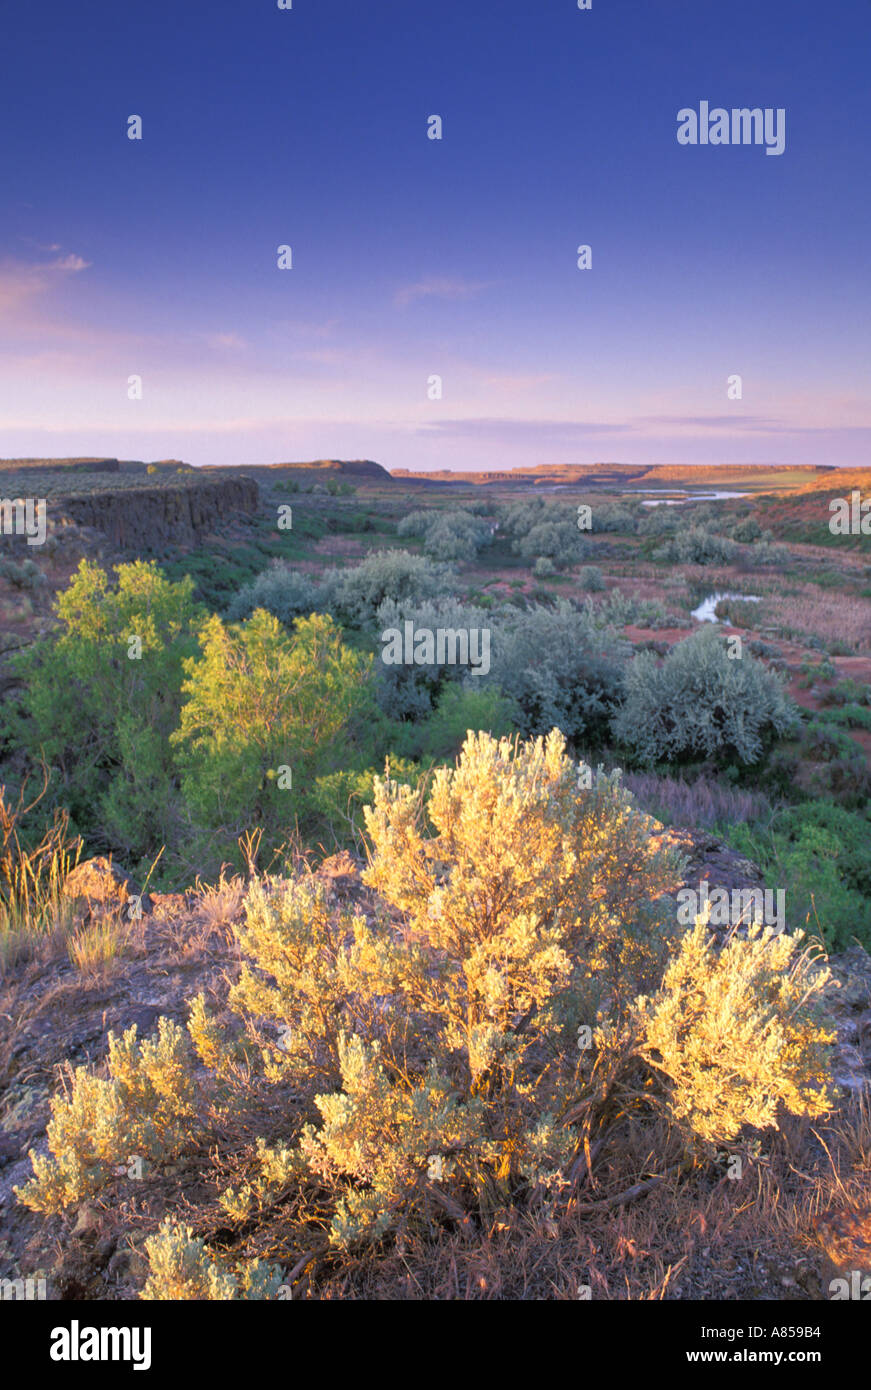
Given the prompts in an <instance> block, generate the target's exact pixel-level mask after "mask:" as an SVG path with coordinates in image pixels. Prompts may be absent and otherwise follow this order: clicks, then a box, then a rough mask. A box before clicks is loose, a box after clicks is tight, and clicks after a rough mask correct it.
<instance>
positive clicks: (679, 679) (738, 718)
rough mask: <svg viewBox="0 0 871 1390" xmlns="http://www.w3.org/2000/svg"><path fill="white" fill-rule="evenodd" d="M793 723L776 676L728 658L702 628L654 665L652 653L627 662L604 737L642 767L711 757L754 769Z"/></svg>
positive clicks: (717, 638) (750, 660) (718, 639)
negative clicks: (621, 693)
mask: <svg viewBox="0 0 871 1390" xmlns="http://www.w3.org/2000/svg"><path fill="white" fill-rule="evenodd" d="M795 719H796V713H795V707H794V705H793V704H792V701H791V700H790V699H789V697H788V695H787V694H786V690H785V687H784V682H783V680H782V678H781V676H780V674H779V673H778V672H776V671H770V670H768V669H767V668H766V667H765V666H764V665H763V664H762V663H761V662H760V661H757V660H755V658H754V657H752V656H750V655H749V653H747V652H745V653H744V654H743V655H742V656H740V657H730V655H729V651H728V650H727V642H726V639H724V638H723V637H722V636H721V634H720V633H718V632H717V631H716V630H715V629H714V628H712V627H705V628H703V629H701V630H700V631H699V632H696V633H694V634H693V636H692V637H688V638H686V640H685V641H683V642H679V643H678V644H677V645H676V646H674V647H672V649H671V651H670V652H669V653H668V656H667V657H666V658H665V660H664V661H662V662H660V661H659V659H658V658H657V657H656V656H654V655H653V653H652V652H640V653H639V654H638V655H637V656H636V657H635V658H634V660H633V661H632V664H631V665H630V666H629V668H628V671H627V673H626V685H625V700H624V703H623V705H622V707H621V708H620V709H619V710H618V711H617V713H616V714H615V715H614V718H613V721H612V730H613V733H614V736H615V738H617V739H618V740H619V741H620V742H621V743H624V744H626V745H627V746H628V747H630V748H631V749H632V750H633V752H634V753H635V756H636V757H637V759H638V760H639V761H640V762H642V763H647V764H652V763H655V762H660V761H665V760H670V759H674V758H680V757H686V756H691V757H702V758H710V757H715V756H717V755H728V756H729V757H730V758H734V759H736V760H737V761H738V762H742V763H755V762H758V761H759V759H760V757H761V756H762V753H763V751H764V748H765V744H766V742H767V741H769V740H773V739H774V737H776V736H779V735H783V734H785V733H787V732H789V731H790V730H791V728H792V727H793V726H794V724H795Z"/></svg>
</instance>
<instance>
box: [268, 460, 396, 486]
mask: <svg viewBox="0 0 871 1390" xmlns="http://www.w3.org/2000/svg"><path fill="white" fill-rule="evenodd" d="M279 469H280V470H286V469H292V470H294V471H299V472H313V471H314V472H319V473H339V474H341V475H342V477H345V478H380V479H381V481H382V482H389V481H390V474H389V473H388V472H387V469H386V468H382V466H381V464H380V463H375V462H374V461H373V460H372V459H313V460H312V462H311V463H263V464H254V465H251V471H252V472H254V473H261V472H267V471H277V470H279Z"/></svg>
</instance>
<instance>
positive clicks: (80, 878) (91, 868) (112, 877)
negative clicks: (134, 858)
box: [64, 855, 151, 917]
mask: <svg viewBox="0 0 871 1390" xmlns="http://www.w3.org/2000/svg"><path fill="white" fill-rule="evenodd" d="M64 892H65V893H66V895H67V897H69V898H72V899H73V900H75V901H77V902H79V903H84V904H86V905H87V909H88V910H89V911H90V912H91V914H94V913H95V912H96V913H97V915H100V914H101V913H106V912H111V911H112V910H114V909H119V908H121V909H124V915H125V917H127V916H129V915H130V913H129V911H128V905H129V908H130V909H132V908H133V907H134V904H133V903H132V901H131V899H133V898H135V897H139V898H140V903H139V908H140V911H141V912H142V913H146V912H150V911H151V899H150V898H149V897H148V894H147V893H146V894H144V895H141V894H140V893H139V890H138V888H137V887H136V885H135V884H134V882H133V880H132V879H131V878H130V876H129V875H128V874H125V873H123V872H122V871H121V870H120V869H116V868H115V866H114V864H113V863H112V860H111V859H107V858H105V856H103V855H99V856H97V858H95V859H86V860H85V862H84V863H83V864H77V865H76V867H75V868H74V869H73V870H72V871H71V872H70V873H68V874H67V877H66V880H65V882H64Z"/></svg>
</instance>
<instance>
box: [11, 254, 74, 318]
mask: <svg viewBox="0 0 871 1390" xmlns="http://www.w3.org/2000/svg"><path fill="white" fill-rule="evenodd" d="M52 249H53V250H59V249H60V248H59V247H53V248H52ZM90 265H91V262H90V261H86V260H84V258H83V257H82V256H77V255H73V254H69V255H66V256H59V257H58V258H57V259H56V260H53V261H17V260H14V259H12V258H7V259H6V260H4V261H0V313H3V314H4V315H6V314H10V313H12V312H13V311H14V310H16V309H17V308H19V307H20V306H22V305H24V304H27V303H28V302H30V301H33V300H35V299H38V298H39V297H40V296H42V295H45V294H47V293H48V292H49V291H50V290H51V289H52V288H53V287H54V286H56V285H57V284H58V283H59V276H64V275H68V274H73V275H75V274H78V273H79V271H82V270H87V269H88V268H89V266H90Z"/></svg>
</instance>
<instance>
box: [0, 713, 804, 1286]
mask: <svg viewBox="0 0 871 1390" xmlns="http://www.w3.org/2000/svg"><path fill="white" fill-rule="evenodd" d="M366 821H367V828H368V833H369V836H370V840H371V858H370V864H369V868H368V869H367V870H366V872H365V874H364V878H365V880H366V882H367V884H368V885H369V887H370V888H371V889H372V890H375V891H376V892H377V894H378V895H379V898H378V900H377V901H379V902H380V904H381V907H380V908H379V909H378V911H377V912H376V913H375V914H374V916H373V915H372V914H369V915H364V914H363V912H362V911H356V912H354V913H351V912H348V911H346V910H344V909H340V908H338V907H337V906H336V904H335V903H334V902H333V901H332V900H331V898H330V897H329V895H328V890H327V889H326V888H325V887H324V885H323V884H322V883H320V882H319V881H317V880H313V879H310V878H307V879H292V880H290V881H280V882H279V881H264V882H254V883H253V884H252V886H251V888H250V890H249V893H248V897H247V900H246V904H245V920H244V922H242V923H239V924H237V926H236V928H235V930H236V934H237V938H238V942H239V947H240V950H241V953H242V957H243V962H244V963H243V967H242V971H241V973H240V974H239V976H238V978H237V980H236V982H235V984H234V985H233V986H232V988H231V991H230V996H229V1005H230V1009H231V1011H232V1012H231V1014H230V1016H229V1017H230V1018H231V1019H232V1017H233V1016H235V1017H236V1019H237V1024H238V1025H240V1027H239V1026H237V1028H236V1030H235V1032H234V1029H233V1027H232V1026H231V1025H230V1024H220V1025H219V1022H218V1021H217V1019H216V1018H215V1017H213V1016H212V1015H211V1014H210V1013H209V1011H208V1010H207V1008H206V1005H205V1001H204V999H203V997H202V996H198V997H197V999H196V1000H194V1001H193V1005H192V1010H191V1018H190V1023H189V1034H190V1044H188V1043H187V1042H186V1041H185V1040H184V1039H183V1037H181V1036H180V1033H179V1031H178V1030H177V1029H175V1026H174V1025H169V1024H168V1021H166V1020H165V1021H164V1022H163V1023H162V1024H161V1032H160V1038H159V1040H158V1042H157V1043H155V1044H153V1045H152V1046H151V1050H150V1051H146V1047H147V1045H145V1044H143V1045H142V1047H141V1049H140V1048H139V1047H138V1046H137V1045H136V1042H135V1034H132V1035H125V1039H124V1040H123V1044H119V1043H118V1042H117V1041H115V1042H113V1044H112V1052H111V1055H110V1059H109V1077H108V1079H107V1080H105V1081H101V1080H98V1078H96V1077H94V1076H92V1075H91V1074H90V1073H89V1072H87V1071H86V1070H85V1069H80V1071H79V1072H77V1073H76V1076H75V1078H74V1081H73V1083H72V1087H71V1093H70V1095H69V1097H68V1098H65V1099H56V1101H55V1105H54V1116H53V1121H52V1125H53V1127H52V1128H51V1129H50V1134H49V1149H50V1156H49V1157H46V1158H45V1159H43V1160H41V1161H40V1160H35V1173H34V1177H33V1179H32V1180H31V1182H30V1183H29V1184H27V1185H26V1186H25V1187H24V1188H23V1189H20V1190H19V1196H20V1197H21V1198H22V1199H23V1200H24V1201H26V1202H27V1203H28V1204H29V1205H31V1206H33V1207H35V1208H36V1209H38V1210H43V1211H54V1210H60V1209H63V1208H64V1207H66V1206H68V1205H70V1204H72V1203H73V1202H75V1201H76V1200H77V1199H79V1197H80V1195H81V1194H82V1193H83V1192H93V1191H94V1190H95V1188H97V1187H99V1185H100V1183H101V1182H103V1183H104V1182H105V1181H107V1180H108V1179H107V1172H106V1168H107V1164H108V1162H109V1160H110V1158H111V1157H112V1155H117V1154H119V1153H120V1154H126V1153H128V1152H130V1151H131V1146H132V1144H133V1143H134V1141H135V1143H136V1144H138V1145H140V1148H139V1149H138V1150H137V1151H138V1152H140V1153H141V1152H146V1153H150V1154H151V1155H153V1157H154V1161H156V1162H160V1161H161V1155H167V1154H168V1155H172V1154H175V1153H178V1152H179V1151H180V1149H182V1148H183V1146H184V1144H185V1143H190V1142H192V1140H191V1134H190V1131H191V1130H192V1128H193V1127H194V1124H195V1117H194V1115H193V1113H192V1112H193V1109H194V1107H195V1105H196V1104H198V1105H200V1106H201V1107H202V1106H203V1105H205V1103H206V1102H207V1101H209V1102H210V1103H212V1104H213V1105H214V1104H217V1105H218V1106H220V1105H222V1104H223V1105H224V1106H225V1107H226V1108H227V1110H228V1112H232V1113H236V1112H237V1111H238V1109H239V1107H240V1106H244V1105H245V1104H246V1101H245V1099H244V1098H245V1096H246V1095H247V1094H250V1093H251V1092H252V1090H253V1091H256V1090H257V1088H258V1087H266V1088H267V1089H269V1088H276V1087H277V1088H279V1092H278V1097H279V1099H278V1100H277V1104H278V1106H279V1113H282V1114H283V1115H285V1116H286V1128H285V1133H284V1134H283V1135H282V1136H280V1137H279V1138H278V1139H276V1138H275V1133H274V1131H273V1132H272V1134H271V1136H270V1139H269V1141H268V1142H267V1141H266V1140H265V1139H261V1140H258V1141H257V1144H256V1150H255V1149H254V1148H253V1147H252V1149H251V1151H250V1157H249V1159H248V1160H247V1162H246V1166H245V1170H244V1172H243V1173H242V1175H241V1177H242V1180H241V1181H238V1182H236V1183H235V1185H234V1186H233V1187H230V1188H227V1189H226V1190H224V1191H223V1192H221V1193H220V1195H219V1197H218V1202H219V1205H220V1208H221V1210H222V1212H223V1214H224V1224H226V1223H227V1222H229V1224H230V1229H231V1231H233V1230H238V1231H240V1232H241V1231H242V1230H243V1229H244V1230H246V1231H250V1230H251V1229H254V1228H256V1226H257V1223H258V1222H263V1221H268V1219H269V1214H270V1212H275V1211H279V1212H281V1214H282V1217H281V1220H282V1230H283V1231H284V1241H285V1244H286V1245H288V1246H289V1247H290V1248H289V1251H288V1253H289V1255H293V1256H294V1258H296V1255H295V1252H296V1250H297V1249H298V1248H299V1245H300V1244H301V1243H302V1242H303V1241H304V1242H305V1248H308V1249H311V1248H312V1242H313V1241H314V1242H315V1245H314V1247H313V1248H314V1250H315V1251H317V1250H318V1249H322V1250H324V1251H327V1250H329V1249H333V1250H344V1249H348V1248H350V1247H353V1246H356V1245H359V1244H360V1243H361V1242H362V1243H367V1242H368V1243H371V1242H373V1241H379V1240H381V1239H382V1238H385V1237H387V1236H388V1235H389V1233H390V1232H392V1231H395V1230H396V1229H397V1228H403V1229H407V1228H408V1224H409V1223H416V1222H420V1223H421V1225H422V1229H432V1222H433V1219H434V1216H437V1214H441V1219H444V1220H449V1221H450V1220H458V1219H461V1218H462V1217H463V1216H464V1215H465V1214H466V1213H469V1212H476V1211H478V1212H481V1211H488V1210H489V1211H492V1210H494V1209H495V1208H503V1209H504V1208H505V1206H506V1205H510V1204H520V1205H524V1204H527V1205H528V1204H529V1203H530V1202H535V1201H536V1200H538V1199H540V1198H542V1197H543V1196H545V1195H546V1196H547V1198H548V1200H549V1201H554V1200H560V1199H561V1198H563V1197H565V1196H566V1195H567V1194H568V1193H569V1192H571V1190H572V1184H571V1182H570V1180H569V1174H570V1173H571V1172H573V1171H576V1165H577V1163H578V1161H579V1159H581V1160H582V1161H583V1160H585V1161H586V1162H587V1163H588V1164H589V1163H590V1162H591V1161H592V1157H591V1155H592V1152H593V1146H595V1149H596V1152H600V1151H601V1150H602V1148H603V1146H604V1147H605V1149H606V1150H607V1147H608V1146H609V1145H612V1146H613V1145H618V1146H619V1145H620V1144H621V1142H623V1141H622V1140H621V1135H624V1137H625V1134H624V1131H625V1126H626V1125H627V1124H629V1123H631V1124H633V1125H637V1124H645V1123H650V1122H651V1121H652V1120H654V1119H655V1118H656V1117H659V1119H660V1120H661V1121H664V1122H666V1123H667V1124H669V1125H672V1126H674V1127H675V1129H676V1131H677V1132H678V1133H679V1134H680V1135H682V1136H683V1143H684V1146H685V1152H686V1155H687V1157H686V1162H687V1163H689V1164H690V1165H694V1164H698V1163H703V1162H705V1161H709V1160H710V1155H711V1152H712V1148H713V1146H715V1145H716V1144H717V1143H722V1142H728V1141H729V1140H731V1139H733V1138H734V1137H735V1136H736V1135H737V1134H739V1133H740V1132H741V1131H743V1130H745V1129H748V1128H749V1129H751V1130H757V1131H758V1130H762V1129H770V1128H771V1127H773V1126H776V1125H777V1124H778V1123H779V1120H780V1118H781V1117H782V1115H783V1114H784V1113H792V1114H795V1115H806V1116H816V1115H819V1114H820V1113H821V1112H822V1111H823V1110H824V1109H825V1108H826V1106H827V1104H828V1096H827V1092H826V1074H827V1072H826V1061H827V1048H828V1046H829V1042H830V1040H831V1035H830V1034H829V1033H828V1032H827V1031H826V1028H825V1026H824V1023H823V1021H822V1020H821V1019H820V1018H819V1017H818V1016H817V1014H816V1012H815V1008H814V999H815V996H816V995H817V993H818V991H819V989H820V988H821V987H822V984H823V983H824V982H825V971H823V970H820V969H819V968H818V967H817V965H816V963H815V962H814V960H813V959H812V957H811V955H810V953H809V952H807V951H804V950H802V949H801V943H800V941H799V940H798V939H796V938H792V937H788V936H781V937H778V938H776V939H773V938H772V937H771V934H770V933H769V932H767V931H765V932H760V933H757V932H753V933H751V934H750V936H749V937H748V938H747V939H746V940H740V941H739V940H732V941H731V943H728V944H727V946H726V948H724V949H720V948H719V947H717V946H715V945H714V943H713V941H712V939H711V938H710V937H709V935H708V933H707V931H706V929H705V924H704V922H703V921H701V920H700V921H699V922H697V924H696V926H695V927H694V928H693V929H692V930H691V931H689V932H687V933H686V934H685V935H684V936H683V937H682V938H681V939H678V937H677V934H676V930H675V927H674V913H673V908H672V910H671V911H669V909H668V907H667V903H668V899H667V898H663V894H665V893H666V892H667V890H668V889H669V888H671V887H672V886H673V885H674V884H675V883H676V882H677V881H679V877H680V874H681V872H682V865H681V864H680V863H679V862H678V860H677V859H676V858H675V856H674V854H673V852H672V851H670V850H669V849H668V848H666V847H664V846H663V845H662V844H661V843H660V842H659V841H657V839H656V838H655V837H654V836H653V835H652V831H653V830H655V825H654V824H653V823H651V821H650V820H649V818H647V817H646V816H645V815H644V814H643V813H641V812H640V811H639V810H638V809H637V807H636V806H635V805H634V802H633V799H632V797H631V796H630V795H629V794H628V793H626V792H625V791H624V790H623V789H622V787H621V785H620V779H619V775H617V774H612V775H610V776H606V775H604V774H603V773H601V771H600V772H599V773H593V772H592V770H591V769H587V768H584V767H582V768H580V769H579V768H578V766H577V765H576V764H575V763H574V762H573V761H572V760H570V759H569V758H568V757H567V755H566V748H565V741H564V739H563V736H562V735H561V734H560V733H559V732H558V731H557V730H554V731H553V732H552V733H551V734H550V735H549V736H548V738H547V739H546V740H544V739H535V740H529V741H528V742H525V743H523V742H519V741H518V740H514V741H512V740H508V739H504V740H496V739H493V738H491V737H490V736H488V735H486V734H480V735H477V736H470V737H469V738H468V739H467V741H466V743H465V745H464V747H463V750H462V753H461V756H460V758H459V760H458V762H457V764H456V765H455V766H454V767H452V768H442V769H440V770H439V771H438V772H437V773H436V774H435V776H434V778H433V779H432V782H431V785H430V787H429V790H428V791H425V790H424V789H418V790H417V791H415V790H413V789H412V788H411V787H408V786H403V785H400V784H398V783H397V782H395V781H392V780H390V779H384V780H381V781H379V782H378V783H377V784H376V786H375V795H374V804H373V805H372V807H371V808H368V809H367V813H366ZM582 1035H585V1036H583V1038H582ZM191 1047H192V1048H193V1050H194V1052H195V1053H196V1055H197V1058H198V1061H199V1065H200V1068H201V1072H200V1073H199V1074H198V1079H197V1084H196V1087H195V1088H193V1087H192V1082H191V1077H192V1069H193V1062H192V1058H191ZM203 1069H204V1070H203ZM282 1088H283V1089H282ZM222 1097H223V1099H222ZM266 1103H267V1104H268V1102H266ZM269 1109H270V1110H271V1111H272V1112H276V1106H275V1104H273V1105H272V1106H269ZM250 1113H251V1115H252V1119H255V1122H256V1109H252V1110H251V1111H250ZM255 1132H256V1131H255ZM200 1142H201V1143H203V1142H205V1141H204V1140H201V1141H200ZM209 1142H213V1141H212V1140H210V1141H209ZM706 1156H707V1157H706ZM116 1161H117V1159H116ZM237 1171H238V1169H237ZM303 1194H304V1196H303ZM294 1213H296V1216H295V1217H294ZM294 1220H295V1221H296V1223H297V1224H296V1226H294ZM192 1241H193V1237H192V1235H191V1232H190V1230H189V1229H187V1228H185V1227H184V1226H181V1225H176V1224H174V1223H170V1224H169V1225H166V1226H165V1227H164V1228H163V1230H162V1231H161V1232H160V1233H159V1234H158V1236H157V1237H155V1238H154V1246H153V1248H152V1249H151V1250H150V1252H149V1253H150V1258H151V1268H152V1275H151V1280H150V1281H149V1285H148V1286H147V1292H146V1296H148V1297H159V1296H162V1295H161V1292H160V1291H161V1290H162V1289H166V1290H170V1289H171V1290H174V1292H173V1293H172V1295H171V1296H174V1297H180V1298H186V1297H191V1298H193V1297H205V1298H229V1297H234V1298H235V1297H262V1296H268V1295H267V1294H266V1293H265V1291H266V1290H268V1289H269V1288H271V1287H274V1282H275V1279H277V1277H278V1274H277V1272H276V1271H274V1270H272V1269H270V1268H266V1267H257V1268H254V1267H252V1266H248V1265H247V1264H246V1263H245V1262H243V1263H242V1264H239V1262H238V1261H237V1262H235V1264H234V1265H233V1267H231V1266H230V1265H229V1264H228V1263H227V1262H226V1261H225V1260H224V1259H223V1258H222V1257H218V1256H213V1255H212V1254H211V1252H210V1251H209V1250H208V1249H207V1248H206V1247H205V1246H203V1247H200V1246H198V1245H196V1242H195V1241H193V1244H192ZM318 1241H319V1242H320V1244H318V1243H317V1242H318ZM271 1249H272V1251H273V1252H274V1253H279V1252H278V1251H276V1250H275V1246H274V1244H273V1245H272V1247H271ZM281 1253H282V1254H283V1251H282V1252H281Z"/></svg>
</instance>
